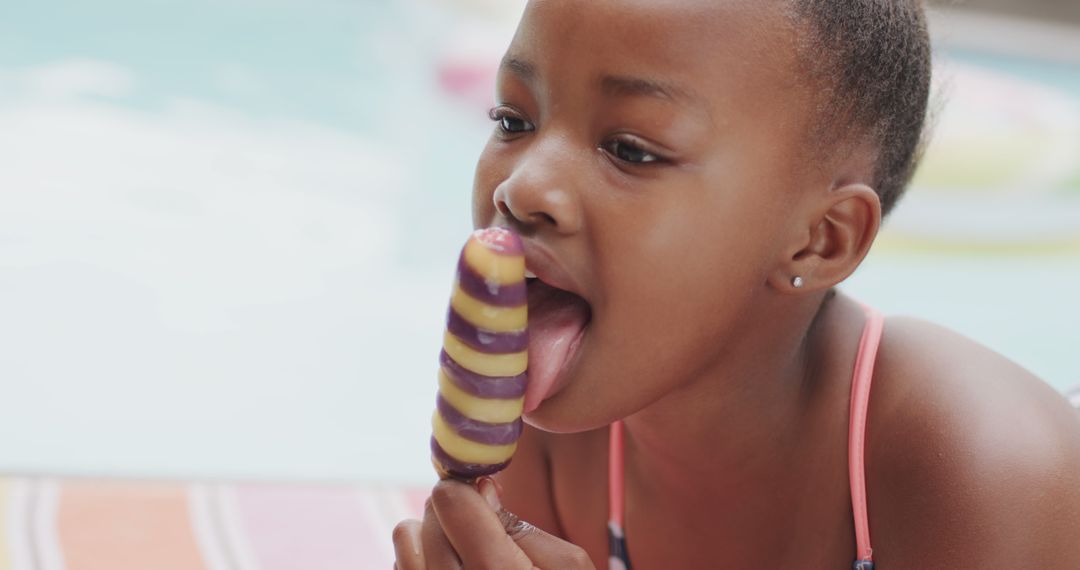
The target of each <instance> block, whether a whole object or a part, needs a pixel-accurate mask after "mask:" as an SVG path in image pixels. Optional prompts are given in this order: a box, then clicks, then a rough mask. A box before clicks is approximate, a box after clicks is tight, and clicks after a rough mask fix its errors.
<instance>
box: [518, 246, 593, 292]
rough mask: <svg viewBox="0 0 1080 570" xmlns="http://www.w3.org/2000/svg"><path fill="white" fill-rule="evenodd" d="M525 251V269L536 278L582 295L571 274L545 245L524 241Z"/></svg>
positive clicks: (552, 285)
mask: <svg viewBox="0 0 1080 570" xmlns="http://www.w3.org/2000/svg"><path fill="white" fill-rule="evenodd" d="M522 245H523V246H524V249H525V269H526V270H528V271H531V272H532V273H534V274H535V275H536V278H537V279H539V280H541V281H543V282H544V283H546V284H548V285H550V286H551V287H554V288H556V289H562V290H564V291H569V292H571V293H574V294H575V295H577V296H579V297H584V296H583V295H582V291H581V287H580V286H579V285H578V283H577V282H576V281H575V280H574V278H573V277H572V276H571V275H570V272H569V271H567V270H566V268H565V267H563V266H562V264H561V263H559V260H558V258H557V257H555V255H554V254H553V253H552V252H551V250H550V249H548V248H547V247H546V246H544V245H543V244H540V243H538V242H536V241H533V240H531V239H525V240H522Z"/></svg>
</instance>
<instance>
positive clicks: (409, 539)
mask: <svg viewBox="0 0 1080 570" xmlns="http://www.w3.org/2000/svg"><path fill="white" fill-rule="evenodd" d="M422 528H423V525H422V523H421V522H420V521H418V520H415V519H412V520H407V521H401V522H400V523H398V525H397V526H395V527H394V558H395V561H394V570H425V568H426V566H425V565H424V550H423V544H422V543H421V538H420V530H421V529H422Z"/></svg>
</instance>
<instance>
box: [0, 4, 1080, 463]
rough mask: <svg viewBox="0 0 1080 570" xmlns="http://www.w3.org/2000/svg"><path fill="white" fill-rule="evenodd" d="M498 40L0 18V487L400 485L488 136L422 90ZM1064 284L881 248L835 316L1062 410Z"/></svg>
mask: <svg viewBox="0 0 1080 570" xmlns="http://www.w3.org/2000/svg"><path fill="white" fill-rule="evenodd" d="M510 25H511V24H510V23H508V21H507V20H506V19H505V17H500V18H494V19H492V18H491V17H490V16H485V15H484V11H482V10H476V9H472V10H468V9H460V8H458V9H455V8H453V7H452V5H451V4H449V3H434V2H425V1H422V0H414V1H410V2H375V1H368V2H329V1H325V0H323V1H318V2H305V3H301V2H288V1H276V2H269V3H257V4H256V3H248V2H240V1H238V0H237V1H233V2H208V1H195V2H177V1H149V2H148V1H139V2H136V1H117V0H110V1H105V2H95V3H93V4H92V5H91V4H87V3H83V2H74V1H69V2H21V3H9V4H8V5H6V6H5V7H4V8H3V9H2V10H0V156H3V157H4V159H2V160H3V167H2V168H0V347H3V348H2V349H0V390H2V393H3V394H4V397H3V398H0V471H8V472H47V473H74V474H110V475H125V476H155V477H185V476H210V477H230V478H260V479H282V478H290V479H297V478H298V479H319V480H340V479H369V480H373V479H382V480H398V481H402V480H404V481H427V480H429V479H430V478H431V470H430V466H429V465H428V459H427V451H426V445H427V437H428V431H429V427H428V420H429V414H430V409H431V402H432V401H433V400H432V398H433V394H434V383H435V382H434V355H435V354H437V350H438V346H439V342H440V334H441V329H442V318H443V311H444V309H445V307H444V305H445V302H446V295H447V292H448V287H449V283H450V276H451V271H452V269H453V267H452V264H453V262H454V261H455V259H456V254H457V248H458V246H459V241H460V236H462V235H464V233H465V232H466V231H467V230H468V228H469V221H468V216H469V213H468V212H469V209H468V195H469V188H470V186H471V178H472V170H473V166H474V164H475V160H476V156H477V155H478V153H479V151H480V148H481V146H482V145H483V143H484V140H485V139H486V137H487V133H488V130H489V129H490V123H489V122H488V121H487V119H486V117H485V116H484V114H485V111H486V109H485V108H483V106H482V105H480V104H479V103H477V102H476V101H470V100H468V99H467V98H462V97H458V96H455V95H453V94H450V93H447V92H445V91H444V90H443V89H442V88H441V87H440V83H439V81H438V79H437V78H438V68H439V66H440V65H442V64H444V63H446V61H447V58H448V53H449V54H453V53H455V50H457V52H456V53H457V54H458V55H457V57H462V58H468V57H475V58H476V59H477V60H478V61H481V62H483V61H488V60H490V59H491V58H494V57H497V56H498V53H497V49H498V48H497V47H496V46H499V45H501V44H500V43H499V42H501V41H505V39H507V38H508V34H509V32H510ZM477 37H479V38H480V40H479V45H480V47H479V48H477V47H476V46H475V45H474V43H476V42H477V40H476V38H477ZM485 50H486V51H485ZM477 53H480V54H482V55H476V54H477ZM957 57H958V58H959V59H960V60H962V61H966V62H968V63H972V64H976V65H983V66H986V67H987V68H992V69H998V70H1002V71H1006V72H1010V73H1015V74H1016V75H1018V76H1023V77H1026V78H1028V79H1032V80H1035V81H1039V82H1043V83H1045V84H1047V85H1050V86H1052V87H1055V88H1058V89H1062V90H1064V91H1065V92H1069V93H1074V92H1080V86H1077V85H1075V82H1073V83H1070V82H1069V80H1066V81H1062V80H1061V74H1060V73H1058V72H1059V71H1060V70H1059V68H1057V67H1054V66H1047V65H1041V64H1038V63H1033V62H1023V61H1014V60H1009V59H1007V58H990V57H984V56H981V55H979V54H966V53H965V54H958V56H957ZM485 58H487V59H485ZM1072 77H1073V78H1075V77H1077V76H1076V75H1073V76H1072ZM1070 90H1072V91H1070ZM1077 283H1080V253H1078V252H1077V251H1076V249H1075V248H1074V249H1071V250H1070V249H1064V250H1058V251H1057V252H1056V253H1055V252H1046V251H1043V252H1041V253H1037V254H1032V255H1015V254H1000V255H975V256H972V255H960V254H956V253H920V252H918V251H911V250H905V249H903V248H896V247H892V248H883V249H881V250H880V251H876V252H875V253H873V254H872V255H871V257H870V259H869V260H868V261H867V263H866V264H865V265H864V267H863V268H861V269H860V270H859V272H858V273H857V274H856V275H855V276H854V277H853V278H852V279H851V281H850V282H849V283H848V285H847V290H848V291H849V292H851V293H853V294H855V295H857V296H859V297H861V298H863V299H864V300H866V301H868V302H871V303H873V304H875V305H877V306H879V307H881V308H882V309H884V310H886V311H887V312H891V313H908V314H914V315H918V316H923V317H925V318H928V319H930V320H934V321H937V322H941V323H943V324H945V325H947V326H951V327H953V328H955V329H957V330H959V331H961V332H963V333H965V334H968V335H970V336H972V337H973V338H976V339H977V340H979V341H981V342H984V343H986V344H988V345H989V346H991V347H993V348H995V349H997V350H999V351H1001V352H1003V353H1004V354H1006V355H1007V356H1009V357H1011V358H1013V359H1015V360H1017V361H1018V362H1020V363H1022V364H1024V365H1025V366H1027V367H1029V368H1030V369H1031V370H1033V371H1034V372H1036V373H1037V374H1039V375H1040V376H1042V377H1043V378H1045V379H1047V380H1048V381H1049V382H1051V383H1052V384H1054V385H1055V386H1057V387H1059V388H1063V387H1065V386H1067V385H1070V384H1072V383H1074V382H1078V381H1080V357H1078V356H1077V353H1076V348H1075V347H1076V346H1077V340H1080V334H1078V332H1077V323H1080V301H1078V300H1077V298H1076V293H1075V292H1076V290H1077Z"/></svg>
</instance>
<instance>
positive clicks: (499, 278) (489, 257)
mask: <svg viewBox="0 0 1080 570" xmlns="http://www.w3.org/2000/svg"><path fill="white" fill-rule="evenodd" d="M465 263H467V264H469V266H470V267H472V268H473V270H474V271H476V272H477V273H479V274H480V275H483V276H484V278H485V279H488V280H491V281H494V282H496V283H498V284H500V285H509V284H512V283H518V282H519V281H521V279H522V275H524V274H525V256H523V255H503V254H501V253H497V252H494V251H492V250H491V249H490V248H488V247H487V246H486V245H484V244H483V242H481V241H480V240H478V239H470V240H469V241H468V242H467V243H466V244H465Z"/></svg>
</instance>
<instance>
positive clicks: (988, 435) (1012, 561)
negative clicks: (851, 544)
mask: <svg viewBox="0 0 1080 570" xmlns="http://www.w3.org/2000/svg"><path fill="white" fill-rule="evenodd" d="M869 415H870V420H869V422H870V423H869V426H868V432H867V445H868V450H867V460H866V461H867V465H866V470H867V492H868V495H869V500H868V503H869V511H870V526H871V536H872V540H873V545H874V552H875V558H876V559H877V560H878V562H879V567H881V568H883V569H888V568H925V569H933V568H950V569H954V568H1003V569H1004V568H1063V569H1064V568H1080V415H1078V414H1077V413H1076V412H1075V411H1074V410H1073V409H1072V408H1071V407H1070V406H1069V405H1068V403H1067V402H1066V401H1065V400H1064V398H1062V397H1061V396H1059V395H1058V394H1057V393H1056V392H1055V391H1054V390H1053V389H1052V388H1050V387H1049V386H1047V385H1046V384H1045V383H1043V382H1042V381H1041V380H1039V379H1038V378H1036V377H1034V376H1033V375H1032V374H1030V373H1029V372H1027V371H1026V370H1024V369H1023V368H1022V367H1020V366H1018V365H1017V364H1015V363H1013V362H1011V361H1009V360H1008V359H1006V358H1005V357H1003V356H1001V355H999V354H997V353H996V352H994V351H992V350H990V349H988V348H986V347H984V346H981V345H979V344H978V343H975V342H973V341H971V340H969V339H967V338H964V337H962V336H961V335H958V334H956V333H954V332H951V331H949V330H947V329H944V328H942V327H938V326H936V325H932V324H930V323H927V322H924V321H920V320H917V319H909V318H891V319H889V320H888V321H887V322H886V325H885V333H884V336H883V337H882V344H881V349H880V351H879V353H878V362H877V365H876V367H875V373H874V385H873V388H872V392H871V401H870V413H869Z"/></svg>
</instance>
